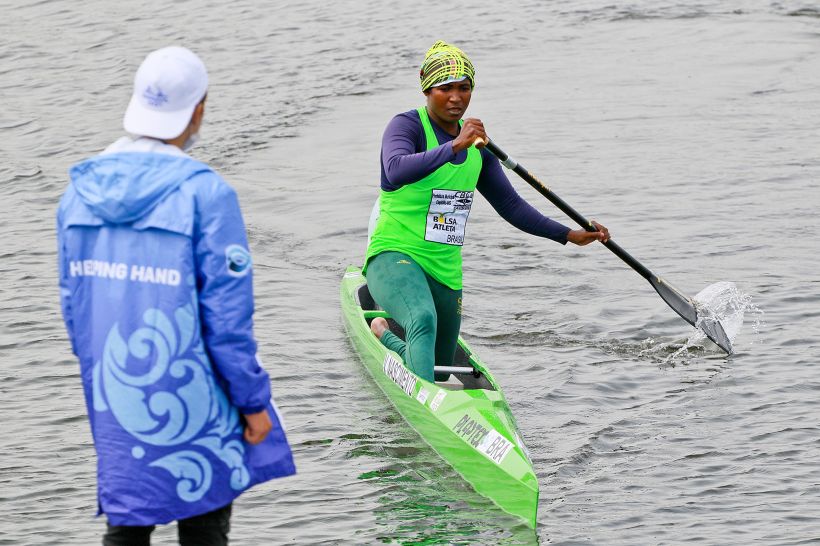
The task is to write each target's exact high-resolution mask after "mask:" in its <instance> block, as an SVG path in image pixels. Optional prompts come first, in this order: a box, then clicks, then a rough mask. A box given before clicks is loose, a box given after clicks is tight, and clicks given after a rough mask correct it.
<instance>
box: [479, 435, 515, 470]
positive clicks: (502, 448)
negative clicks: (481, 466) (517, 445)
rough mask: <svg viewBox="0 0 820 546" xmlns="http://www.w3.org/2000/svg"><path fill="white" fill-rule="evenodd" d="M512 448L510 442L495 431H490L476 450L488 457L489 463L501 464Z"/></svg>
mask: <svg viewBox="0 0 820 546" xmlns="http://www.w3.org/2000/svg"><path fill="white" fill-rule="evenodd" d="M512 446H513V444H512V442H510V441H509V440H507V439H506V438H504V437H503V436H501V435H500V434H499V433H498V432H497V431H495V430H491V431H490V432H489V434H487V436H485V437H484V440H483V441H482V442H481V444H479V446H478V450H479V451H480V452H481V453H483V454H484V455H486V456H487V457H489V458H490V460H491V461H493V462H495V463H496V464H501V463H502V462H504V457H506V456H507V453H509V452H510V450H511V449H512Z"/></svg>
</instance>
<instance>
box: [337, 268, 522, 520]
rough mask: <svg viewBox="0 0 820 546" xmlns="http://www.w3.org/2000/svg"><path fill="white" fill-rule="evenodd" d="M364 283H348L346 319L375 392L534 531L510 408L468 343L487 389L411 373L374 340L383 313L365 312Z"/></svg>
mask: <svg viewBox="0 0 820 546" xmlns="http://www.w3.org/2000/svg"><path fill="white" fill-rule="evenodd" d="M364 284H365V279H364V277H363V276H362V275H361V271H360V269H359V268H356V267H349V268H348V269H347V272H346V273H345V276H344V278H343V280H342V286H341V300H342V312H343V315H344V319H345V327H346V329H347V332H348V335H349V337H350V340H351V342H352V344H353V346H354V348H355V349H356V351H357V352H358V354H359V357H360V358H361V361H362V363H363V364H364V366H365V368H366V369H367V371H368V372H369V373H370V375H371V376H372V377H373V379H374V381H375V382H376V384H377V385H378V386H379V387H380V388H381V390H382V391H383V392H384V393H385V395H386V396H387V398H388V399H389V400H390V401H391V402H392V403H393V405H394V406H395V407H396V409H397V410H398V411H399V413H400V414H401V415H402V417H404V419H405V421H407V423H408V424H410V426H411V427H413V429H415V430H416V432H418V434H419V435H420V436H421V437H422V439H423V440H424V441H425V442H426V443H428V444H429V445H430V447H432V448H433V449H434V450H435V451H436V452H437V453H438V454H439V455H440V456H441V458H442V459H444V460H445V461H446V462H447V463H449V464H450V465H451V466H452V467H453V468H454V469H455V470H456V471H457V472H458V473H459V474H460V475H461V476H462V477H463V478H464V479H465V480H466V481H467V482H468V483H469V484H470V485H471V486H472V487H473V488H474V489H475V490H476V491H477V492H479V493H481V494H482V495H484V496H486V497H488V498H489V499H490V500H492V501H493V502H494V503H495V504H497V505H498V506H499V507H500V508H501V509H502V510H504V511H505V512H508V513H510V514H513V515H515V516H518V517H520V518H522V519H523V520H524V521H525V522H526V523H527V524H528V525H529V526H530V527H535V519H536V511H537V508H538V480H537V478H536V476H535V473H534V471H533V468H532V463H531V462H530V460H529V456H528V454H527V451H526V447H525V446H524V443H523V441H522V440H521V437H520V434H519V433H518V427H517V425H516V423H515V420H514V418H513V416H512V413H511V412H510V410H509V407H508V406H507V403H506V400H504V396H503V394H502V393H501V390H500V389H499V388H498V385H497V384H496V382H495V380H494V379H493V378H492V376H491V375H490V373H489V371H488V370H487V369H486V366H484V364H483V363H482V362H481V361H480V360H478V358H477V356H476V355H475V354H473V353H472V352H471V351H470V349H469V347H468V346H467V344H466V343H464V341H463V340H462V339H459V344H460V346H461V348H462V349H463V351H464V352H465V353H466V355H469V363H470V365H472V366H473V367H474V368H475V369H476V370H479V371H480V372H481V382H482V384H483V386H484V387H486V388H467V387H468V386H470V385H469V384H466V385H467V386H465V387H464V388H463V389H458V390H453V388H452V386H447V385H444V386H442V385H440V384H435V383H429V382H427V381H425V380H423V379H421V378H420V377H418V376H416V375H415V374H413V373H412V372H410V371H409V370H408V369H407V368H405V367H404V365H403V364H402V363H401V359H400V358H399V356H398V355H397V354H396V353H393V352H391V351H389V350H387V349H386V348H385V347H384V346H383V345H382V344H381V343H380V342H379V341H378V339H376V337H375V336H374V335H373V334H372V333H371V332H370V327H369V324H368V322H367V321H368V319H370V318H372V317H373V316H386V314H385V313H384V312H383V311H366V310H363V309H362V306H361V305H360V304H359V301H358V299H357V294H358V291H359V289H360V288H361V287H362V285H364Z"/></svg>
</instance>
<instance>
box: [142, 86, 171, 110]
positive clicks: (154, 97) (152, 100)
mask: <svg viewBox="0 0 820 546" xmlns="http://www.w3.org/2000/svg"><path fill="white" fill-rule="evenodd" d="M142 98H144V99H145V100H146V102H148V104H150V105H151V106H154V107H160V106H162V105H163V104H165V103H166V102H168V95H166V94H165V93H163V92H162V89H160V88H159V87H157V90H156V91H154V90H153V89H152V88H151V86H150V85H149V86H148V87H146V88H145V91H143V92H142Z"/></svg>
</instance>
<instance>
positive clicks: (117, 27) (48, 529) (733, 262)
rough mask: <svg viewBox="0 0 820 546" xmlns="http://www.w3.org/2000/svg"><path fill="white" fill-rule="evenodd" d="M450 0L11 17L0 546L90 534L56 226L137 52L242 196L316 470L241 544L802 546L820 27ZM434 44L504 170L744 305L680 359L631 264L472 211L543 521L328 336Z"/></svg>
mask: <svg viewBox="0 0 820 546" xmlns="http://www.w3.org/2000/svg"><path fill="white" fill-rule="evenodd" d="M459 5H460V6H461V7H460V8H458V9H457V8H455V7H453V6H454V4H450V3H443V2H432V1H429V0H425V1H419V2H399V1H390V2H355V3H354V2H339V3H325V2H315V1H308V2H304V1H302V2H276V3H269V5H267V6H266V7H261V4H260V5H257V3H254V2H250V1H247V0H245V1H238V2H193V1H188V2H175V3H169V2H157V1H154V0H149V1H144V2H139V3H113V2H104V1H101V0H87V1H84V2H69V1H37V2H29V1H24V0H21V1H14V2H11V1H8V0H0V13H2V17H0V93H1V95H0V96H1V97H2V108H0V234H2V242H3V248H2V250H0V258H2V259H1V260H0V311H2V321H0V358H2V360H1V362H2V364H0V433H2V437H3V442H4V444H3V449H2V451H1V452H0V453H1V454H0V544H15V545H16V544H95V543H98V540H99V538H98V537H99V536H100V534H101V532H102V529H103V527H104V520H103V519H102V518H100V519H95V518H94V512H95V508H96V500H95V485H94V483H95V477H94V472H95V463H94V451H93V446H92V443H91V437H90V434H89V428H88V424H87V418H86V411H85V407H84V405H83V397H82V389H81V384H80V378H79V374H78V366H77V364H76V362H75V361H74V358H73V357H72V355H71V353H70V349H69V345H68V342H67V340H66V337H65V333H64V330H63V326H62V322H61V320H60V316H59V306H58V294H57V287H56V285H57V281H56V274H55V242H54V237H53V230H54V227H53V226H54V221H53V217H54V210H55V207H56V204H57V200H58V197H59V195H60V194H61V193H62V191H63V189H64V187H65V185H66V171H67V169H68V167H69V166H70V165H71V164H72V163H74V162H76V161H79V160H81V159H82V158H84V157H86V156H88V155H91V154H94V153H96V152H98V151H100V150H101V149H103V148H104V147H105V146H106V145H108V144H109V143H110V142H112V141H113V140H115V139H116V138H117V137H119V136H120V135H121V129H120V127H121V117H122V113H123V111H124V108H125V106H126V104H127V101H128V98H129V95H130V87H131V81H132V77H133V72H134V70H135V69H136V67H137V66H138V64H139V62H140V61H141V60H142V58H143V57H144V55H145V54H146V53H147V52H148V51H150V50H152V49H155V48H157V47H160V46H164V45H169V44H172V43H177V44H183V45H187V46H189V47H191V48H192V49H194V50H195V51H197V52H198V53H199V54H200V55H201V56H202V57H203V58H204V59H205V62H206V64H207V65H208V68H209V72H210V77H211V82H212V85H211V89H210V92H209V99H208V110H207V116H206V127H205V129H204V130H203V135H202V136H203V142H202V144H201V145H200V146H199V147H198V148H196V149H195V152H194V155H195V156H196V157H198V158H200V159H203V160H206V161H209V162H210V163H212V164H213V165H214V166H215V167H216V168H217V169H219V170H220V171H221V172H222V174H224V175H225V177H226V178H227V179H228V180H229V181H230V182H231V183H232V184H233V185H234V187H235V188H236V189H237V190H238V192H239V195H240V200H241V202H242V205H243V207H244V211H245V215H246V221H247V223H248V229H249V233H250V239H251V247H252V251H253V252H254V255H255V261H256V264H257V265H256V277H255V279H256V293H257V306H258V312H257V321H256V328H257V335H258V338H259V339H260V342H261V355H262V358H263V361H264V363H265V365H266V367H267V369H268V370H269V371H270V373H271V377H272V379H273V386H274V394H275V396H276V399H277V401H278V403H279V405H280V407H281V409H282V411H283V413H284V415H285V418H286V421H287V424H288V427H289V435H290V439H291V442H292V444H293V446H294V450H295V455H296V459H297V465H298V467H299V472H300V473H299V475H298V476H296V477H293V478H289V479H285V480H279V481H274V482H269V483H267V484H264V485H262V486H260V487H257V488H256V489H254V490H252V491H251V492H249V493H248V494H246V495H244V496H243V497H241V498H240V500H239V501H238V502H237V503H236V509H235V517H234V520H233V528H234V530H233V533H232V536H233V538H234V543H236V544H280V543H292V544H374V543H393V544H447V543H454V544H536V543H541V544H547V543H550V544H552V543H555V544H579V543H584V544H586V543H589V544H683V543H699V544H750V543H753V542H754V543H761V544H810V543H817V542H820V425H819V423H818V421H819V419H820V373H818V371H817V367H816V366H817V361H818V356H820V351H819V350H818V346H820V342H818V339H820V312H818V307H820V275H818V271H820V258H818V254H820V244H818V237H820V230H818V221H817V209H818V206H820V191H818V189H817V181H818V179H820V146H819V144H820V121H819V120H820V117H819V116H818V111H819V110H820V109H819V108H818V105H820V8H818V7H817V5H816V3H813V2H792V1H784V2H769V1H764V0H748V1H735V2H723V1H717V0H712V1H703V2H691V3H687V4H683V3H674V2H665V1H662V2H656V1H649V0H643V1H634V2H625V3H619V2H618V3H612V2H605V1H602V0H586V1H580V2H557V1H554V2H538V1H529V2H513V3H504V4H503V6H502V5H499V4H481V3H474V4H470V3H467V4H464V5H461V4H459ZM439 38H443V39H447V40H449V41H452V42H455V43H457V44H459V45H460V46H462V47H463V49H465V50H466V51H467V52H468V53H469V54H470V56H471V57H472V59H473V61H474V63H475V64H476V67H477V88H476V92H475V95H474V99H473V104H472V106H471V108H470V111H469V115H472V116H477V117H481V118H482V119H483V121H484V122H485V125H486V127H487V128H488V132H489V133H490V135H491V136H492V137H493V138H495V139H496V141H497V142H498V143H499V144H500V145H501V146H502V147H504V148H505V149H506V150H507V151H509V152H511V153H512V154H513V155H514V156H516V158H517V159H518V160H519V161H520V162H521V163H523V164H524V165H525V166H527V167H528V168H529V169H530V170H531V171H532V172H534V173H536V174H538V175H539V176H540V177H541V178H542V179H544V181H545V182H547V183H548V184H549V185H550V186H551V187H552V188H553V189H554V190H555V191H556V192H557V193H558V194H559V195H561V196H562V197H564V198H565V199H566V200H567V201H569V202H570V203H572V204H573V205H574V206H575V207H576V208H578V209H579V210H580V211H581V212H583V213H584V214H586V215H588V216H590V217H594V218H596V219H599V220H601V221H602V222H604V223H606V224H607V226H608V227H609V228H610V230H611V231H612V232H613V234H614V235H615V238H616V240H617V241H618V242H619V243H620V244H621V245H622V246H623V247H624V248H626V249H627V250H629V251H630V252H631V253H633V254H634V255H635V256H636V257H638V258H639V259H640V260H642V261H643V262H644V263H646V264H647V265H648V266H649V267H650V268H651V269H653V270H654V271H656V272H658V273H660V274H662V275H663V276H664V277H666V278H667V279H668V280H670V281H672V282H673V283H675V284H676V285H677V286H678V287H679V288H681V289H682V290H683V291H684V292H685V293H687V294H689V295H694V294H696V293H697V292H699V291H700V290H701V289H703V288H705V287H706V286H708V285H711V284H712V283H715V282H718V281H730V282H734V283H736V285H737V287H738V289H739V290H740V291H741V292H742V293H744V294H746V295H748V296H750V297H751V301H752V303H753V304H754V305H756V306H757V308H758V309H759V310H760V311H759V312H757V311H754V310H749V311H748V312H747V314H746V322H745V324H744V325H743V327H742V329H741V330H740V333H739V335H738V336H737V338H736V339H735V346H736V349H737V354H736V355H735V356H733V357H731V358H727V357H725V356H724V355H723V354H721V353H720V352H719V351H718V350H717V349H715V348H714V346H711V345H709V346H703V345H697V346H695V347H691V348H688V349H686V350H684V351H683V352H681V353H680V354H678V355H677V356H674V357H673V358H671V359H670V357H671V356H672V355H673V354H674V353H675V351H676V350H677V349H678V348H679V347H681V346H682V344H684V343H685V342H686V340H687V338H688V337H689V335H690V334H691V332H692V330H691V328H689V327H688V326H687V325H686V324H685V323H684V322H683V321H681V320H680V319H679V318H677V316H676V315H675V314H674V313H673V312H672V311H671V309H669V308H668V307H667V306H666V305H665V304H664V303H663V302H662V300H660V298H658V296H657V295H656V294H655V293H654V291H653V290H652V288H651V287H650V286H649V285H648V284H647V283H646V282H645V281H644V280H643V279H641V278H640V277H639V276H638V275H637V274H635V273H634V272H633V271H631V270H630V269H628V268H627V267H626V266H624V265H623V264H622V263H621V262H620V261H619V260H618V259H617V258H616V257H615V256H613V255H612V254H611V253H609V252H608V251H606V249H604V248H603V247H600V246H597V245H596V246H593V247H586V248H583V249H579V248H577V247H561V246H559V245H556V244H554V243H551V242H549V241H545V240H540V239H536V238H533V237H530V236H527V235H525V234H523V233H520V232H517V231H515V230H514V229H513V228H511V227H510V226H509V225H507V224H505V223H504V221H503V220H501V219H500V218H499V217H498V216H497V215H496V214H495V213H494V212H493V210H492V209H491V208H490V207H489V206H488V205H487V203H486V202H485V201H483V200H481V199H479V200H477V205H476V209H475V210H474V211H473V213H472V214H471V219H470V229H469V241H468V245H467V246H466V247H465V253H464V254H465V316H464V326H463V331H464V335H465V337H466V338H467V339H468V341H470V342H471V344H472V345H473V347H474V348H475V349H476V350H477V351H478V352H479V353H480V354H481V356H482V358H483V360H485V361H486V362H487V363H489V364H490V366H491V367H492V369H493V371H494V374H495V376H496V377H497V379H498V380H499V381H500V382H501V384H502V385H503V386H504V389H505V394H506V397H507V399H508V401H509V403H510V406H511V407H512V410H513V412H514V414H515V415H516V417H517V419H518V423H519V426H520V428H521V431H522V434H523V436H524V438H525V440H526V442H527V444H528V446H529V449H530V452H531V454H532V457H533V462H534V465H535V469H536V472H537V474H538V478H539V482H540V484H541V491H542V493H541V496H542V499H541V504H540V507H539V518H538V520H539V526H538V528H537V529H536V530H535V531H532V530H528V529H526V528H525V527H524V526H522V525H521V524H520V523H519V522H518V521H516V520H515V519H512V518H510V517H508V516H505V515H504V514H503V513H500V512H499V511H497V510H495V509H494V508H493V507H492V505H491V504H490V503H489V502H488V501H486V500H485V499H483V498H482V497H481V496H479V495H477V494H476V493H474V492H473V491H472V490H471V489H470V488H469V487H468V486H467V485H466V484H465V483H464V482H463V481H462V480H461V479H460V478H459V477H458V476H457V475H456V474H455V473H454V472H453V471H452V470H451V469H450V468H449V467H448V466H447V465H446V464H445V463H443V462H441V460H440V459H439V458H438V457H437V456H436V455H435V453H433V452H432V451H431V450H430V449H429V448H428V447H427V446H426V444H424V443H423V441H422V440H420V438H419V437H418V436H417V435H415V434H414V433H413V432H412V430H410V429H409V427H408V426H406V425H405V424H404V423H403V421H402V420H401V418H400V417H398V415H397V413H396V412H395V411H394V410H393V409H392V406H391V405H390V403H389V402H388V401H387V400H386V399H385V398H384V397H383V396H382V395H381V393H380V391H378V389H377V388H376V387H375V386H374V385H373V384H372V383H371V382H370V381H369V380H368V377H367V376H366V373H365V372H364V370H363V367H362V366H361V365H360V364H359V362H358V361H357V359H356V356H355V354H354V353H353V352H352V350H351V347H350V345H349V344H348V341H347V339H346V336H345V334H344V331H343V327H342V321H341V316H340V312H339V304H338V284H339V281H340V278H341V275H342V273H343V271H344V268H345V266H346V265H348V264H350V263H359V262H360V261H361V258H362V255H363V252H364V246H365V237H366V224H367V218H368V214H369V211H370V207H371V205H372V203H373V200H374V198H375V196H376V188H377V185H378V176H379V170H378V154H379V141H380V136H381V132H382V130H383V128H384V126H385V124H386V123H387V121H388V120H389V119H390V117H391V116H392V115H393V114H395V113H397V112H400V111H405V110H408V109H411V108H414V107H416V106H417V105H419V104H421V103H422V96H421V94H420V92H419V91H418V88H417V81H418V80H417V70H418V65H419V63H420V61H421V58H422V56H423V52H424V50H425V49H426V48H427V47H428V46H429V45H430V44H431V43H432V42H433V41H435V40H436V39H439ZM514 184H515V185H516V187H517V188H519V191H520V192H521V193H522V194H524V195H525V196H527V197H528V198H529V199H530V201H531V202H532V203H534V204H536V206H538V207H539V208H540V209H541V210H543V211H545V213H547V214H550V215H553V216H554V217H556V218H558V219H561V220H562V221H565V222H567V223H568V222H569V221H568V220H566V219H565V218H563V217H562V215H561V214H560V213H557V212H556V211H555V209H554V208H552V207H551V205H549V203H547V202H546V201H544V200H543V199H542V198H541V197H540V196H538V195H537V194H535V192H533V191H532V190H531V189H530V188H529V187H528V186H526V185H525V184H523V183H522V182H520V181H519V180H514ZM756 322H757V323H758V325H757V327H756V328H755V323H756ZM155 536H156V543H157V544H171V543H173V540H174V529H173V528H164V529H160V530H158V531H157V533H156V534H155Z"/></svg>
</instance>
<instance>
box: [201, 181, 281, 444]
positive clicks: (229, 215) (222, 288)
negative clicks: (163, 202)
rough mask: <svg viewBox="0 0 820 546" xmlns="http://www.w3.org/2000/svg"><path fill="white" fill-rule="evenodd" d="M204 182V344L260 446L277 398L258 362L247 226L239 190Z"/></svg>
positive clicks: (248, 433) (249, 436) (249, 435)
mask: <svg viewBox="0 0 820 546" xmlns="http://www.w3.org/2000/svg"><path fill="white" fill-rule="evenodd" d="M203 176H216V175H215V174H213V173H208V174H205V175H203ZM203 182H204V183H203V186H204V187H205V188H207V189H206V190H203V191H202V192H201V193H200V194H198V195H197V197H198V198H201V201H202V202H200V203H198V207H197V209H198V210H199V211H200V218H199V221H198V222H197V224H196V226H195V232H194V248H195V254H196V264H197V266H196V269H197V271H196V283H197V287H198V291H199V315H200V318H201V321H202V337H203V342H204V343H205V350H206V351H207V353H208V356H209V357H210V359H211V362H212V363H213V365H214V368H215V370H214V371H215V372H216V373H217V375H218V377H219V378H220V379H222V380H223V385H224V386H225V387H226V388H227V391H228V397H229V398H230V400H231V403H232V404H233V405H234V406H235V407H236V408H237V409H238V410H239V412H240V413H242V414H243V415H244V416H245V420H246V424H247V426H246V429H245V439H246V440H248V441H249V442H251V443H258V442H261V441H262V440H263V439H264V437H265V435H267V433H268V431H269V430H270V426H271V425H270V418H269V417H268V415H267V408H268V405H269V403H270V398H271V392H270V378H269V376H268V374H267V372H266V371H265V370H264V369H262V367H261V366H260V365H259V361H258V360H257V357H256V350H257V347H256V340H255V339H254V336H253V311H254V305H253V273H252V267H251V264H250V263H247V267H245V268H243V267H242V264H243V263H246V262H243V260H244V259H249V258H250V254H249V253H248V252H247V249H248V242H247V237H246V235H245V223H244V221H243V219H242V214H241V212H240V210H239V202H238V200H237V197H236V193H235V192H234V191H233V189H231V188H230V187H229V186H228V185H227V184H225V183H220V184H212V183H208V182H205V181H203ZM206 192H207V194H206ZM203 194H205V195H203ZM229 264H233V265H234V267H232V268H230V269H229ZM265 421H267V424H266V423H265Z"/></svg>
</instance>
